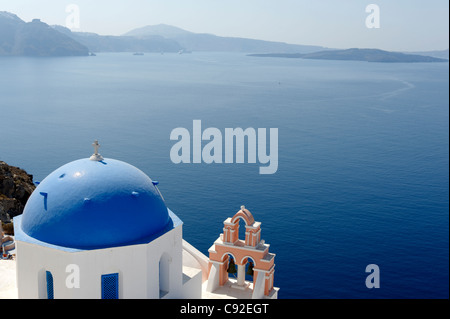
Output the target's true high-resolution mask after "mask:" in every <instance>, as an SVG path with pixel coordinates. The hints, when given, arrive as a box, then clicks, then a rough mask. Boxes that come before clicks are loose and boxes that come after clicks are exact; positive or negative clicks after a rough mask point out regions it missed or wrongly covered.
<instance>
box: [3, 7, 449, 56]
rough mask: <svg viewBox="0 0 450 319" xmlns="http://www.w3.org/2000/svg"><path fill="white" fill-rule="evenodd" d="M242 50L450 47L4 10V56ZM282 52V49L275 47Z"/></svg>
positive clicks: (329, 52) (361, 52)
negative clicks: (74, 19) (84, 24)
mask: <svg viewBox="0 0 450 319" xmlns="http://www.w3.org/2000/svg"><path fill="white" fill-rule="evenodd" d="M198 51H202V52H241V53H252V52H254V53H257V54H250V56H253V57H279V58H302V59H322V60H353V61H368V62H445V61H447V60H445V59H443V57H444V58H445V57H447V59H448V50H444V51H432V52H419V53H416V54H410V53H399V52H388V51H383V50H378V49H348V50H335V49H330V48H326V47H322V46H314V45H299V44H289V43H284V42H274V41H264V40H256V39H246V38H237V37H221V36H216V35H213V34H206V33H194V32H190V31H186V30H183V29H180V28H177V27H174V26H170V25H166V24H158V25H149V26H145V27H142V28H137V29H134V30H131V31H129V32H127V33H125V34H123V35H121V36H109V35H99V34H96V33H91V32H73V31H71V30H70V29H68V28H66V27H63V26H59V25H53V26H50V25H48V24H46V23H44V22H42V21H41V20H39V19H34V20H32V21H31V22H28V23H27V22H25V21H23V20H22V19H20V18H19V17H18V16H17V15H15V14H13V13H10V12H5V11H0V56H42V57H52V56H95V54H94V52H131V53H133V52H138V53H142V54H143V53H151V52H154V53H165V52H167V53H170V52H172V53H190V52H198ZM272 52H278V53H272Z"/></svg>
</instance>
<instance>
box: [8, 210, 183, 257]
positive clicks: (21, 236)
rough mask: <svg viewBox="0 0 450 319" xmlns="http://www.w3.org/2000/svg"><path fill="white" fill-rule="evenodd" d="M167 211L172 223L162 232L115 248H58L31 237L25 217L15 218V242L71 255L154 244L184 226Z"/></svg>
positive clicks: (172, 213)
mask: <svg viewBox="0 0 450 319" xmlns="http://www.w3.org/2000/svg"><path fill="white" fill-rule="evenodd" d="M167 210H168V212H169V218H170V222H169V223H168V225H167V226H166V227H165V228H164V229H163V230H162V231H160V232H158V233H156V234H152V235H151V236H149V237H145V238H141V239H139V240H136V241H132V242H128V243H124V244H121V245H113V246H108V247H100V246H94V247H80V248H73V247H64V246H58V245H54V244H50V243H47V242H44V241H40V240H38V239H36V238H33V237H31V236H29V235H28V234H26V233H25V232H24V231H23V230H22V227H21V225H22V217H23V215H19V216H16V217H14V237H15V241H22V242H25V243H30V244H35V245H39V246H43V247H48V248H52V249H58V250H62V251H66V252H70V253H75V252H81V251H90V250H99V249H109V248H115V247H124V246H131V245H140V244H148V243H150V242H152V241H153V240H155V239H157V238H158V237H160V236H162V235H164V234H165V233H167V232H169V231H171V230H172V229H175V228H177V227H180V226H181V225H183V221H182V220H181V219H180V218H179V217H178V216H177V215H176V214H175V213H174V212H172V211H171V210H170V209H169V208H167Z"/></svg>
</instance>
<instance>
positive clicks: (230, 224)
mask: <svg viewBox="0 0 450 319" xmlns="http://www.w3.org/2000/svg"><path fill="white" fill-rule="evenodd" d="M241 219H242V220H243V221H244V222H245V238H243V239H240V238H239V220H241ZM223 224H224V227H223V233H222V234H220V236H219V238H218V239H217V240H216V241H215V242H214V244H213V245H212V246H211V248H210V249H209V262H210V271H209V277H208V286H207V288H206V291H208V292H214V291H215V290H216V289H218V288H219V287H223V286H224V285H229V286H230V287H231V288H233V289H240V290H247V289H252V292H251V298H254V299H261V298H274V299H275V298H277V296H278V290H279V289H278V288H274V286H273V282H274V273H275V263H274V261H275V254H272V253H269V247H270V245H268V244H266V243H265V241H264V240H262V239H261V223H260V222H257V221H255V219H254V218H253V215H252V213H250V211H249V210H248V209H246V208H245V206H241V209H240V210H239V211H238V212H237V213H236V214H235V215H234V216H233V217H229V218H227V219H226V220H225V221H224V222H223ZM230 256H231V257H230ZM249 259H251V260H252V261H253V262H250V261H249ZM247 263H249V269H250V270H247V272H248V273H252V274H253V285H250V284H249V283H248V282H246V281H245V266H246V264H247ZM236 267H237V270H236ZM230 269H231V270H232V273H237V280H236V281H233V282H230V279H229V278H228V273H229V272H230ZM251 286H252V288H250V287H251Z"/></svg>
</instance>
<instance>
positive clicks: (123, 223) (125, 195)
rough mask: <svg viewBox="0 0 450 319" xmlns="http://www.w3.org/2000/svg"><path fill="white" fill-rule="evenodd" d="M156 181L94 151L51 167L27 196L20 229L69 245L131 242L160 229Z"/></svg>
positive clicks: (163, 221)
mask: <svg viewBox="0 0 450 319" xmlns="http://www.w3.org/2000/svg"><path fill="white" fill-rule="evenodd" d="M156 184H157V183H154V182H152V180H151V179H150V178H149V177H148V176H147V175H146V174H145V173H143V172H142V171H141V170H139V169H137V168H136V167H134V166H132V165H130V164H127V163H125V162H122V161H118V160H114V159H108V158H106V159H103V157H101V156H100V155H99V154H97V152H96V154H94V155H93V156H92V157H91V159H80V160H76V161H73V162H71V163H68V164H66V165H63V166H61V167H60V168H58V169H56V170H55V171H54V172H53V173H51V174H50V175H48V176H47V177H46V178H45V179H44V180H43V181H42V182H41V183H40V184H39V185H38V187H37V188H36V189H35V191H34V192H33V193H32V195H31V196H30V198H29V200H28V202H27V204H26V206H25V209H24V212H23V215H22V224H21V227H22V231H23V232H25V233H26V234H27V235H28V236H30V237H32V238H35V239H37V240H39V241H42V242H45V243H49V244H53V245H57V246H63V247H70V248H84V249H94V248H105V247H114V246H122V245H127V244H132V243H135V242H137V241H142V240H145V239H147V238H151V237H152V236H153V237H154V236H156V235H157V234H159V233H161V232H163V231H164V230H165V229H166V227H167V226H168V225H169V221H170V220H171V219H170V218H169V213H168V209H167V207H166V205H165V203H164V200H163V198H162V196H161V193H160V192H159V190H158V188H157V187H156Z"/></svg>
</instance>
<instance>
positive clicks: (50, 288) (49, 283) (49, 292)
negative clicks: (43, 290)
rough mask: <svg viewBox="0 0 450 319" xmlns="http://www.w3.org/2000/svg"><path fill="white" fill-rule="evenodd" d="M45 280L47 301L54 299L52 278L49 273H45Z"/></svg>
mask: <svg viewBox="0 0 450 319" xmlns="http://www.w3.org/2000/svg"><path fill="white" fill-rule="evenodd" d="M46 279H47V299H54V296H53V276H52V273H51V272H50V271H46Z"/></svg>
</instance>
